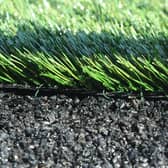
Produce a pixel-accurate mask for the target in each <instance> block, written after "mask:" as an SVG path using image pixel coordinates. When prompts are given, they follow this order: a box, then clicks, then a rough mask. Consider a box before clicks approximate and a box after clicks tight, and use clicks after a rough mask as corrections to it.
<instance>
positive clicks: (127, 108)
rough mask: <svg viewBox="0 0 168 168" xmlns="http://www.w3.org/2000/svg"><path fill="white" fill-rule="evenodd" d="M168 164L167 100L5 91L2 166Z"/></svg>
mask: <svg viewBox="0 0 168 168" xmlns="http://www.w3.org/2000/svg"><path fill="white" fill-rule="evenodd" d="M29 167H31V168H64V167H65V168H120V167H121V168H131V167H135V168H148V167H149V168H150V167H151V168H155V167H156V168H167V167H168V100H146V99H137V98H132V99H120V98H117V99H114V98H110V97H106V96H104V97H103V96H83V97H78V96H73V97H70V96H66V95H64V94H57V95H52V96H39V97H37V96H30V95H22V96H21V95H16V94H12V93H4V92H1V93H0V168H29Z"/></svg>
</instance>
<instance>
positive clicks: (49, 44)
mask: <svg viewBox="0 0 168 168" xmlns="http://www.w3.org/2000/svg"><path fill="white" fill-rule="evenodd" d="M167 9H168V1H167V0H160V1H158V0H153V1H150V0H146V1H144V0H125V1H122V0H113V1H112V0H104V1H101V0H96V1H90V0H71V1H67V0H34V1H33V0H25V1H23V0H13V1H11V0H5V1H3V0H2V1H0V82H1V83H19V84H20V83H21V84H30V85H36V86H39V85H43V86H53V85H59V86H67V87H69V86H70V87H73V88H74V87H77V88H79V87H82V88H89V89H107V90H112V91H142V90H147V91H163V90H167V89H168V10H167Z"/></svg>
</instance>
